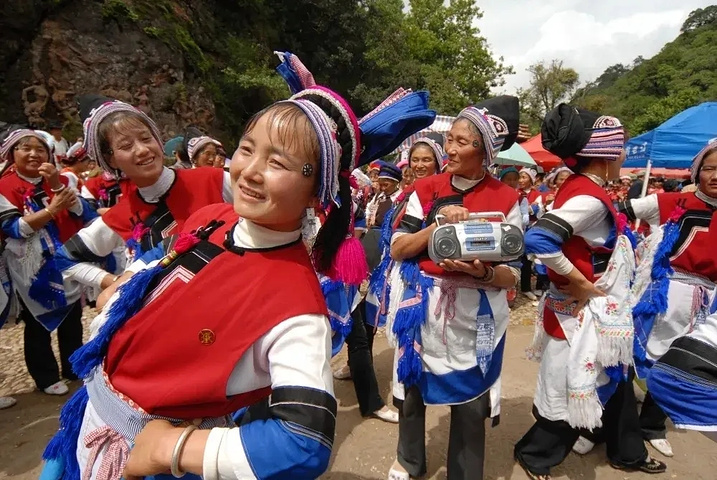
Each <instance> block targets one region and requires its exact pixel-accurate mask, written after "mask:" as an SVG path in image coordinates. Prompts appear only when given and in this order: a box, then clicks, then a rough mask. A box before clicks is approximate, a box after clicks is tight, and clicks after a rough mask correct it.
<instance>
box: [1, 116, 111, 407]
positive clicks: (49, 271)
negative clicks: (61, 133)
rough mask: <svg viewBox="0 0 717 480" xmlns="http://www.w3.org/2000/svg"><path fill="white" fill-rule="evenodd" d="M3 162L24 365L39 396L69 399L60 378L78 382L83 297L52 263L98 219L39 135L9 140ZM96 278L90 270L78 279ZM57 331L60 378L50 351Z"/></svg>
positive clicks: (25, 133) (26, 133)
mask: <svg viewBox="0 0 717 480" xmlns="http://www.w3.org/2000/svg"><path fill="white" fill-rule="evenodd" d="M0 157H1V158H2V159H3V160H4V161H5V162H6V164H5V168H4V172H3V175H2V178H1V179H0V222H1V226H2V232H3V236H4V237H5V238H6V247H5V252H4V256H5V259H6V261H7V266H8V270H9V273H10V278H11V279H12V289H13V290H14V292H15V294H16V295H17V299H18V302H19V305H20V315H19V316H20V318H21V319H22V320H23V321H24V322H25V334H24V342H25V348H24V351H25V363H26V365H27V369H28V371H29V372H30V376H31V377H32V379H33V380H34V381H35V385H36V386H37V388H38V389H39V390H41V391H43V392H45V393H47V394H49V395H64V394H65V393H67V391H68V389H67V385H65V383H63V382H62V381H61V378H60V376H61V375H62V377H63V378H65V379H67V380H76V379H77V377H76V376H75V375H74V373H72V369H71V368H70V362H69V358H70V356H71V355H72V354H73V353H74V352H75V350H77V349H78V348H79V347H80V346H81V345H82V323H81V317H82V306H81V304H80V293H81V292H80V288H79V285H77V283H75V282H71V281H69V280H67V279H64V280H63V276H62V274H61V273H60V271H59V270H58V267H57V265H56V263H55V262H54V261H53V255H54V253H55V251H56V250H57V249H59V248H60V246H61V245H62V243H63V242H65V241H67V240H68V239H69V238H70V237H71V236H72V235H73V234H75V233H76V232H77V231H78V230H80V229H81V228H82V226H83V225H84V224H85V223H86V222H88V221H90V220H92V219H93V218H94V217H96V213H95V212H94V211H93V210H92V209H91V208H90V206H89V205H88V204H87V203H85V202H83V201H81V200H80V199H79V198H78V197H77V196H76V195H75V191H74V190H73V189H71V188H67V185H68V179H67V178H66V177H64V176H61V175H60V174H59V172H58V171H57V169H56V168H55V166H54V165H53V164H52V163H50V162H51V161H52V160H51V148H50V144H49V143H48V141H47V139H46V137H45V136H43V135H42V134H40V133H38V132H36V131H34V130H28V129H18V130H15V131H13V132H11V133H10V134H9V135H8V136H7V137H6V138H5V140H4V141H3V142H2V145H1V146H0ZM88 271H89V273H88ZM97 271H99V269H97V268H93V267H90V266H87V267H86V268H83V269H82V271H81V272H77V273H78V274H93V273H97ZM100 277H101V278H100V279H99V281H100V282H102V283H103V284H104V285H107V284H108V283H111V277H109V278H108V277H106V276H104V275H100ZM4 284H5V282H4V281H3V288H4V287H5V285H4ZM54 330H57V332H58V340H59V347H60V363H61V367H62V368H61V371H60V369H59V368H58V366H57V362H56V360H55V356H54V354H53V353H52V347H51V344H50V334H51V332H52V331H54Z"/></svg>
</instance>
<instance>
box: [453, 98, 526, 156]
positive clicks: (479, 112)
mask: <svg viewBox="0 0 717 480" xmlns="http://www.w3.org/2000/svg"><path fill="white" fill-rule="evenodd" d="M462 118H464V119H466V120H468V121H470V122H471V123H472V124H473V125H475V127H476V128H477V129H478V131H479V132H480V134H481V138H482V139H483V143H484V145H485V166H486V168H487V167H488V166H490V165H491V164H492V163H493V161H494V160H495V159H496V157H497V156H498V152H500V151H501V150H507V149H509V148H510V147H512V146H513V143H515V140H516V139H517V138H518V129H519V118H520V105H519V102H518V98H517V97H513V96H510V95H501V96H499V97H494V98H489V99H487V100H484V101H482V102H480V103H477V104H475V105H473V106H471V107H467V108H464V109H463V110H462V111H461V113H459V114H458V117H457V118H456V120H458V119H462Z"/></svg>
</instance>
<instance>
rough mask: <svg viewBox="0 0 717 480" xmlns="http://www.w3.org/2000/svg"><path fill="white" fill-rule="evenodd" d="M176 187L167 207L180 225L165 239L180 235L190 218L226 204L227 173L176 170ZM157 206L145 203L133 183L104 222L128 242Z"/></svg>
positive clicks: (166, 230) (166, 197)
mask: <svg viewBox="0 0 717 480" xmlns="http://www.w3.org/2000/svg"><path fill="white" fill-rule="evenodd" d="M175 172H176V177H175V180H174V184H172V186H171V187H170V189H169V192H168V193H167V195H165V198H164V199H163V200H164V203H165V204H166V206H167V208H168V209H169V213H170V214H171V217H173V220H174V222H176V225H171V227H170V228H168V229H165V230H163V231H162V232H160V233H161V237H162V238H166V237H168V236H170V235H173V234H175V233H178V232H180V231H181V230H182V226H183V225H184V222H185V221H186V220H187V218H189V216H190V215H191V214H192V213H194V212H196V211H197V210H199V209H200V208H202V207H204V206H207V205H212V204H214V203H222V202H223V201H224V200H223V198H222V183H223V181H224V170H222V169H220V168H196V169H193V170H175ZM157 208H158V207H157V204H153V203H147V202H145V201H144V200H142V197H141V196H140V195H139V190H138V188H137V186H136V185H135V184H134V183H130V185H129V188H128V189H127V192H126V194H125V195H123V196H122V199H121V200H120V202H119V203H118V204H117V205H115V206H114V207H112V208H111V209H110V210H109V211H108V212H107V213H105V214H104V215H103V216H102V220H103V221H104V222H105V223H106V224H107V226H108V227H110V228H111V229H112V230H114V231H115V232H117V234H118V235H119V236H121V237H122V238H123V239H124V241H127V240H129V239H130V238H131V237H132V230H133V228H134V226H135V225H136V224H137V223H139V222H143V223H144V222H145V220H147V218H148V217H149V216H150V215H152V213H153V212H154V211H155V209H157Z"/></svg>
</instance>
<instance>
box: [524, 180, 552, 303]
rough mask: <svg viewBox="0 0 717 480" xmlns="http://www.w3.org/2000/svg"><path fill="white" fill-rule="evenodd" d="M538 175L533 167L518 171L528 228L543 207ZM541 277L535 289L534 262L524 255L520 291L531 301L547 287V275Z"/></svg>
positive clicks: (535, 299)
mask: <svg viewBox="0 0 717 480" xmlns="http://www.w3.org/2000/svg"><path fill="white" fill-rule="evenodd" d="M537 175H538V173H537V172H536V171H535V170H533V169H532V168H521V169H520V172H519V173H518V195H520V199H521V203H523V202H524V203H527V204H528V225H526V227H525V228H526V229H528V228H530V226H531V225H533V224H534V223H535V222H536V221H537V219H538V214H539V213H540V211H541V208H542V202H541V200H542V198H541V194H540V192H539V191H538V190H537V189H536V188H535V187H534V185H535V181H536V177H537ZM541 277H542V278H539V279H538V281H537V282H536V285H535V291H533V285H532V279H533V262H531V261H530V260H528V258H527V257H523V261H522V264H521V268H520V291H521V292H522V293H523V295H525V296H526V297H527V298H528V299H529V300H530V301H533V302H535V301H537V300H538V298H539V297H540V296H541V295H542V294H543V290H544V289H545V288H547V284H546V282H545V276H544V275H542V276H541Z"/></svg>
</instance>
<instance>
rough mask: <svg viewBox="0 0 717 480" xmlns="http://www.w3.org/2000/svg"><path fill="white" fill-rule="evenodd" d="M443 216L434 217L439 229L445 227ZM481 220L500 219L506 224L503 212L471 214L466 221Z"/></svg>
mask: <svg viewBox="0 0 717 480" xmlns="http://www.w3.org/2000/svg"><path fill="white" fill-rule="evenodd" d="M445 218H446V217H445V215H436V225H438V226H439V227H440V226H441V225H445ZM481 218H500V221H501V222H502V223H506V222H507V220H506V218H505V214H503V212H471V213H470V214H468V220H467V221H471V220H480V219H481Z"/></svg>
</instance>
